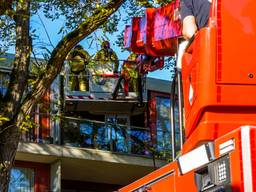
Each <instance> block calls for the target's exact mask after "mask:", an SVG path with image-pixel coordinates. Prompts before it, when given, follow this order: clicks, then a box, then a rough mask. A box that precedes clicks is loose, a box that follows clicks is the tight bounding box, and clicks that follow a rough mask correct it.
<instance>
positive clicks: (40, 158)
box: [16, 142, 166, 185]
mask: <svg viewBox="0 0 256 192" xmlns="http://www.w3.org/2000/svg"><path fill="white" fill-rule="evenodd" d="M16 160H20V161H32V162H38V163H46V164H53V163H54V162H56V161H60V162H61V179H65V180H77V181H88V182H97V183H108V184H116V185H126V184H129V183H131V182H133V181H134V180H136V179H138V178H141V177H142V176H144V175H146V174H148V173H149V172H152V171H153V170H154V167H153V164H154V163H153V160H152V159H151V158H148V157H142V156H134V155H127V154H119V153H113V152H109V151H102V150H96V149H84V148H76V147H67V146H58V145H53V144H37V143H25V142H21V143H20V144H19V147H18V151H17V154H16ZM155 163H156V167H161V166H163V165H165V164H166V161H163V160H156V162H155Z"/></svg>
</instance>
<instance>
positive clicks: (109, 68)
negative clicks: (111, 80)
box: [94, 41, 119, 74]
mask: <svg viewBox="0 0 256 192" xmlns="http://www.w3.org/2000/svg"><path fill="white" fill-rule="evenodd" d="M94 62H95V65H94V67H95V69H94V70H95V73H96V74H113V73H118V67H119V61H118V57H117V55H116V53H115V52H114V51H113V49H111V48H110V43H109V42H108V41H103V42H102V44H101V50H99V51H98V52H97V53H96V55H95V57H94Z"/></svg>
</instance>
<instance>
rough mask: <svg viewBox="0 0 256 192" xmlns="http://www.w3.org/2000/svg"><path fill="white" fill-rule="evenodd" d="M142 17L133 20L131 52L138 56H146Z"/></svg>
mask: <svg viewBox="0 0 256 192" xmlns="http://www.w3.org/2000/svg"><path fill="white" fill-rule="evenodd" d="M142 30H143V25H142V17H133V18H132V39H131V51H132V52H134V53H136V54H145V47H144V45H143V43H142V35H143V32H142Z"/></svg>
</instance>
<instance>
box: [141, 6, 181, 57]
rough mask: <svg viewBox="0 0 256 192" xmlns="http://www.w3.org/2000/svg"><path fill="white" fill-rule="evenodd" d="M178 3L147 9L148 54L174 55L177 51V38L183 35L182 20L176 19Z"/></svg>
mask: <svg viewBox="0 0 256 192" xmlns="http://www.w3.org/2000/svg"><path fill="white" fill-rule="evenodd" d="M176 8H177V4H176V3H170V4H168V5H166V6H163V7H160V8H149V9H146V19H147V28H148V29H147V38H146V41H147V47H146V50H147V54H149V55H153V56H173V55H174V54H175V53H176V51H177V43H178V41H177V38H178V37H179V36H181V23H180V20H175V19H174V12H175V9H176Z"/></svg>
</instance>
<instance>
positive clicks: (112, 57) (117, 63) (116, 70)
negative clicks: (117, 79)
mask: <svg viewBox="0 0 256 192" xmlns="http://www.w3.org/2000/svg"><path fill="white" fill-rule="evenodd" d="M111 60H112V61H113V62H114V64H115V66H114V73H117V72H118V68H119V60H118V57H117V55H116V53H115V52H114V51H113V50H112V53H111Z"/></svg>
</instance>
